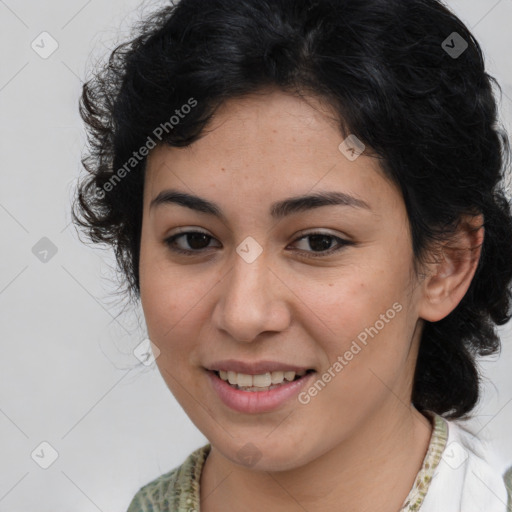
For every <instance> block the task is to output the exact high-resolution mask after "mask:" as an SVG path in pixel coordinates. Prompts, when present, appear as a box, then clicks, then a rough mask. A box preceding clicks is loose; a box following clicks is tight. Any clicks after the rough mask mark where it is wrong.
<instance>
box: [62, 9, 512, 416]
mask: <svg viewBox="0 0 512 512" xmlns="http://www.w3.org/2000/svg"><path fill="white" fill-rule="evenodd" d="M454 32H456V33H457V34H456V35H454V34H453V33H454ZM466 45H467V48H465V46H466ZM464 48H465V49H464ZM455 50H457V53H460V51H462V53H461V54H457V53H454V51H455ZM493 85H495V86H497V88H498V89H499V85H498V84H497V83H496V80H495V79H494V78H493V77H491V76H490V75H488V74H487V73H486V71H485V69H484V58H483V55H482V51H481V48H480V46H479V44H478V42H477V41H476V40H475V39H474V37H473V35H472V34H471V33H470V31H469V30H468V28H467V27H466V26H465V25H464V24H463V23H462V22H461V21H460V20H459V19H458V18H457V17H456V16H455V15H454V14H453V13H452V12H451V11H450V10H449V9H448V8H447V7H446V6H444V5H443V4H442V3H440V2H439V1H437V0H181V1H180V2H179V3H176V4H172V5H167V6H164V7H162V8H160V10H158V11H157V12H155V13H153V14H151V15H150V16H147V17H146V18H144V19H142V20H141V21H140V22H139V24H138V25H137V27H136V33H135V34H134V35H133V39H132V40H130V41H129V42H126V43H124V44H121V45H119V46H117V47H116V48H115V50H114V51H113V52H112V53H111V55H110V58H109V60H108V62H107V63H105V64H103V65H102V67H100V69H99V70H97V71H96V72H95V74H94V75H93V77H92V78H91V79H90V80H89V81H88V82H87V83H86V84H85V85H84V86H83V94H82V96H81V101H80V114H81V116H82V118H83V120H84V121H85V123H86V125H87V128H88V140H89V144H88V150H87V153H86V154H85V155H84V158H83V159H82V163H83V165H84V167H85V169H86V171H87V174H85V175H84V176H83V177H82V179H81V180H80V181H79V183H78V185H77V195H76V197H75V200H74V202H73V211H72V217H73V221H74V222H75V224H76V225H77V226H78V227H79V228H81V229H83V230H85V232H86V233H87V236H88V238H89V240H91V241H92V242H94V243H100V242H101V243H105V244H107V245H109V246H112V247H113V248H114V250H115V254H116V261H117V263H118V270H119V271H120V275H121V276H122V277H123V279H125V283H126V282H127V287H126V291H127V292H128V294H129V296H130V297H131V299H134V300H138V299H140V288H139V269H138V267H139V250H140V236H141V226H142V197H143V187H144V175H145V163H146V158H145V155H146V154H147V149H148V147H150V148H151V147H152V146H150V143H153V145H154V144H155V143H158V144H169V145H171V146H186V145H189V144H191V143H192V142H194V141H195V140H197V139H198V138H199V137H200V136H201V134H202V131H203V130H204V129H205V128H206V126H207V123H208V122H209V120H210V119H211V117H212V115H213V114H214V112H215V110H216V109H217V108H218V107H219V106H220V105H221V104H222V103H224V102H226V101H227V100H229V99H231V98H235V97H241V96H244V95H247V94H250V93H258V92H261V91H264V90H265V88H266V87H267V86H270V87H278V88H280V89H281V90H283V91H285V92H288V93H290V94H300V93H304V92H305V93H309V94H312V95H316V96H317V97H319V98H323V99H325V100H327V101H328V102H329V104H330V105H332V106H333V107H334V108H335V109H336V112H337V113H338V114H339V127H340V132H341V133H344V134H347V133H352V134H355V135H356V136H357V137H358V138H359V139H360V140H362V141H363V142H364V143H365V145H366V146H367V147H369V148H371V149H372V150H373V152H374V154H375V155H377V156H378V158H380V162H381V166H382V169H383V170H384V172H385V173H386V175H387V176H388V178H389V179H390V180H392V181H393V182H394V183H396V184H397V186H398V187H399V188H400V190H401V193H402V195H403V200H404V202H405V206H406V209H407V213H408V217H409V221H410V226H411V233H412V244H413V251H414V255H415V263H416V262H421V261H422V260H423V259H424V258H425V256H426V254H427V250H428V249H429V247H432V244H433V243H435V242H439V241H441V240H445V239H446V236H447V235H449V234H451V233H453V232H454V230H455V229H456V227H457V226H458V223H459V222H460V219H461V218H462V216H464V215H475V214H483V217H484V226H485V239H484V243H483V247H482V253H481V256H480V261H479V263H478V267H477V270H476V274H475V276H474V278H473V281H472V283H471V286H470V288H469V290H468V292H467V293H466V295H465V296H464V298H463V299H462V301H461V302H460V303H459V305H458V306H457V307H456V308H455V309H454V310H453V312H452V313H451V314H449V315H448V316H447V317H446V318H444V319H442V320H440V321H438V322H425V328H424V330H423V333H422V338H421V343H420V349H419V356H418V360H417V366H416V372H415V377H414V386H413V395H412V401H413V404H414V405H415V407H416V408H417V409H418V410H420V411H421V410H423V411H426V410H429V411H434V412H436V413H438V414H442V415H444V416H445V417H447V418H449V419H454V418H461V417H463V416H465V415H467V413H468V412H469V411H471V410H472V409H473V408H474V407H475V405H476V403H477V402H478V399H479V388H480V375H479V372H478V369H477V363H476V359H477V357H478V356H483V355H489V354H493V353H496V352H498V351H499V350H500V347H501V345H500V340H499V337H498V334H497V330H496V325H502V324H504V323H506V322H507V321H508V320H509V319H510V318H511V316H512V315H511V289H510V282H511V279H512V216H511V207H510V204H509V201H508V200H507V198H506V196H505V192H504V178H505V176H506V170H507V168H508V164H509V162H510V146H509V142H508V139H507V136H506V134H505V132H504V131H503V130H502V129H501V128H500V126H499V125H498V123H497V105H496V101H495V97H494V92H493ZM192 104H193V105H194V108H187V109H185V106H186V105H192ZM183 113H186V115H182V114H183ZM171 116H174V117H175V118H176V119H178V117H176V116H179V122H177V123H176V122H172V121H170V119H172V117H171ZM159 127H160V128H159ZM155 139H158V140H157V141H155ZM141 155H143V156H141ZM127 162H130V168H128V166H127ZM114 171H115V172H114Z"/></svg>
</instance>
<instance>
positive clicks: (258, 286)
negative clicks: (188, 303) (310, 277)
mask: <svg viewBox="0 0 512 512" xmlns="http://www.w3.org/2000/svg"><path fill="white" fill-rule="evenodd" d="M234 260H235V262H234V265H233V267H232V268H231V270H230V271H228V273H227V274H226V275H225V276H224V278H223V279H222V281H221V283H220V284H219V287H218V290H217V293H218V300H217V303H216V305H215V309H214V311H213V318H212V321H213V323H214V325H215V327H216V328H217V329H219V330H222V331H224V332H226V333H228V334H229V335H230V336H231V337H232V338H233V339H234V340H236V341H240V342H245V343H249V342H251V341H253V340H255V339H256V338H257V337H258V335H260V334H261V333H264V332H281V331H284V330H286V329H287V328H288V327H289V325H290V319H291V314H290V310H289V307H288V305H287V301H286V292H287V291H288V289H287V288H286V286H285V285H284V284H283V282H282V280H280V279H279V276H278V275H277V274H276V272H274V271H273V270H272V269H271V268H270V267H269V266H268V261H267V260H266V258H264V257H263V255H260V257H259V258H257V259H256V261H253V262H252V263H247V262H246V261H245V260H244V259H243V258H241V257H239V256H238V254H237V255H236V256H235V258H234ZM288 293H289V292H288Z"/></svg>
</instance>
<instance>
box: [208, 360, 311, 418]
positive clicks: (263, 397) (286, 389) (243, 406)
mask: <svg viewBox="0 0 512 512" xmlns="http://www.w3.org/2000/svg"><path fill="white" fill-rule="evenodd" d="M281 368H282V366H281ZM206 373H207V375H208V378H209V379H210V383H211V385H212V387H213V389H214V390H215V392H216V393H217V395H218V397H219V398H220V399H221V401H222V402H223V403H224V405H227V406H228V407H230V408H231V409H233V410H235V411H237V412H241V413H247V414H256V413H262V412H270V411H274V410H275V409H278V408H279V407H281V406H282V405H284V404H285V402H287V401H288V400H290V399H291V398H293V397H294V396H296V395H297V394H298V393H299V392H300V390H301V389H303V388H304V387H305V386H306V385H308V384H309V383H310V382H311V380H312V379H313V378H314V376H315V375H316V372H315V371H313V372H311V373H306V375H304V376H303V377H301V378H299V379H297V380H294V381H291V382H288V383H286V384H281V385H280V386H279V387H277V388H274V389H271V390H269V391H243V390H241V389H236V388H233V387H232V386H230V385H229V384H228V383H227V382H225V381H223V380H222V379H221V378H220V377H218V376H217V374H216V373H215V372H214V371H211V370H207V371H206Z"/></svg>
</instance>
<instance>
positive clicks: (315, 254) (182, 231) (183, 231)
mask: <svg viewBox="0 0 512 512" xmlns="http://www.w3.org/2000/svg"><path fill="white" fill-rule="evenodd" d="M189 234H203V235H205V236H206V237H208V238H210V239H211V240H216V241H217V242H219V241H218V240H217V239H216V238H215V237H214V236H212V235H210V234H209V233H207V232H205V231H203V230H201V229H198V228H195V227H194V228H192V227H185V228H178V230H177V231H176V232H174V233H173V234H172V235H169V236H167V237H166V238H165V239H164V241H163V243H164V245H166V246H167V248H168V249H169V250H171V251H172V252H174V253H178V254H184V255H187V256H199V255H202V254H206V252H209V249H211V247H205V248H204V249H197V250H193V249H180V248H177V247H173V246H172V245H171V244H172V243H174V242H175V241H176V240H177V239H179V238H180V237H182V236H184V235H189ZM308 236H327V237H330V238H333V239H335V240H336V241H337V242H338V246H337V247H335V248H330V249H327V250H325V251H305V250H300V249H295V252H298V253H300V254H301V255H302V257H304V258H327V257H329V256H331V255H332V254H335V253H338V252H340V251H341V250H343V249H344V248H345V247H347V246H352V245H355V242H353V241H352V240H350V239H347V238H344V237H341V236H337V235H334V234H332V233H328V232H325V231H323V230H321V229H317V230H315V229H314V228H312V229H310V230H303V231H300V232H299V233H296V234H295V236H294V240H293V241H292V244H294V243H297V242H299V241H301V240H303V239H304V238H307V237H308ZM211 240H210V241H211ZM219 243H220V242H219Z"/></svg>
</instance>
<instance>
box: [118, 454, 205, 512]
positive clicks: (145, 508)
mask: <svg viewBox="0 0 512 512" xmlns="http://www.w3.org/2000/svg"><path fill="white" fill-rule="evenodd" d="M209 451H210V444H206V445H205V446H202V447H201V448H198V449H197V450H195V451H194V452H192V453H191V454H190V455H189V456H188V457H187V459H186V460H185V461H184V462H183V463H182V464H181V465H180V466H177V467H175V468H174V469H172V470H171V471H168V472H167V473H164V474H163V475H160V476H159V477H158V478H155V479H154V480H152V481H151V482H149V483H147V484H145V485H144V486H143V487H141V488H140V489H139V491H138V492H137V494H135V496H134V497H133V499H132V501H131V502H130V505H129V507H128V510H127V512H177V511H181V510H189V509H191V510H193V509H194V508H195V509H196V510H198V509H199V503H198V500H199V480H200V476H201V470H202V467H203V464H204V461H205V460H206V457H207V456H208V453H209Z"/></svg>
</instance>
